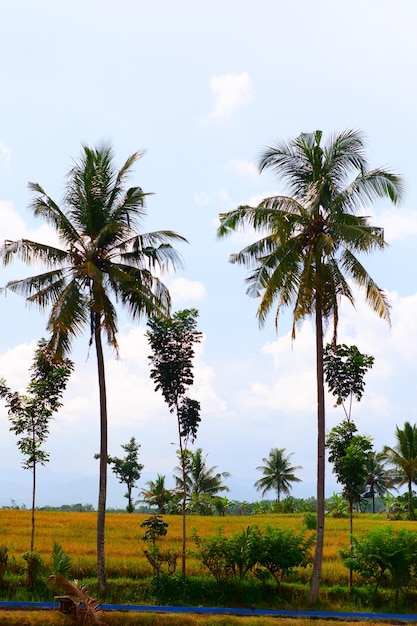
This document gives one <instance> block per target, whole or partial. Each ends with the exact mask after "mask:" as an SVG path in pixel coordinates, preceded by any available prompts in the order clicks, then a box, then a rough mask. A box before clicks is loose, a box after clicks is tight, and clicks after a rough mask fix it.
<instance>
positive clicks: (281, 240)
mask: <svg viewBox="0 0 417 626" xmlns="http://www.w3.org/2000/svg"><path fill="white" fill-rule="evenodd" d="M321 140H322V132H321V131H316V132H314V133H302V134H301V135H299V136H298V137H296V138H295V139H293V140H291V141H290V142H288V143H282V144H277V145H274V146H272V147H269V148H267V149H266V150H265V151H264V152H263V154H262V155H261V159H260V164H259V166H260V170H261V171H263V170H264V169H267V168H270V169H272V170H273V171H274V172H276V173H277V175H278V176H279V177H280V178H283V179H284V180H285V182H287V184H288V187H289V192H290V194H291V195H289V196H287V195H280V196H275V197H270V198H266V199H265V200H263V201H262V202H261V203H260V204H259V205H258V206H257V207H255V208H254V207H250V206H240V207H238V208H237V209H235V210H233V211H230V212H228V213H223V214H221V215H220V227H219V229H218V236H219V237H224V236H227V235H229V234H230V233H232V232H234V231H237V230H239V229H241V228H245V227H251V228H253V229H254V230H255V232H259V233H260V235H261V237H260V239H258V240H257V241H255V242H254V243H252V244H250V245H249V246H247V247H245V248H244V249H243V250H241V251H240V252H238V253H236V254H232V255H231V256H230V259H229V260H230V262H231V263H238V264H242V265H245V266H246V267H248V268H249V269H250V272H249V275H248V277H247V278H246V284H247V285H248V288H247V293H248V295H250V296H252V297H260V303H259V306H258V311H257V317H258V319H259V322H260V324H263V323H264V322H265V320H266V317H267V315H268V313H269V312H270V311H271V309H273V308H274V307H275V310H276V317H275V321H276V323H277V321H278V315H279V313H280V311H281V309H282V308H283V307H286V306H292V307H293V311H292V314H293V332H292V335H293V338H295V334H296V328H297V325H298V324H299V323H300V322H301V321H302V320H304V319H305V318H306V317H308V316H312V317H313V318H314V320H315V331H316V371H317V426H318V429H317V430H318V437H317V540H316V549H315V556H314V565H313V574H312V579H311V586H310V602H311V603H312V604H313V603H315V602H316V601H317V598H318V592H319V586H320V578H321V563H322V554H323V540H324V510H325V493H324V474H325V405H324V380H323V325H324V323H325V322H326V321H327V320H329V319H331V318H332V319H333V335H334V336H333V340H334V343H336V331H337V323H338V319H339V301H340V298H341V296H345V297H346V298H347V299H348V300H349V301H350V302H351V303H353V302H354V297H353V293H352V289H351V286H350V285H349V282H348V280H349V279H350V280H351V281H352V282H353V283H355V284H356V285H357V286H359V287H360V288H362V289H363V291H364V293H365V298H366V300H367V302H368V303H369V304H370V305H371V307H372V308H373V309H374V310H375V311H376V312H377V313H378V315H379V316H380V317H382V318H385V319H387V320H389V305H388V302H387V299H386V297H385V295H384V293H383V291H382V290H381V289H380V288H379V287H378V286H377V285H376V283H375V282H374V281H373V280H372V278H371V276H370V275H369V274H368V272H367V271H366V270H365V268H364V266H363V265H362V263H361V262H360V260H359V257H358V255H360V254H362V253H364V252H371V251H373V250H375V249H382V248H384V246H385V242H384V237H383V230H382V229H381V228H377V227H375V226H372V225H371V224H370V222H369V220H368V218H367V217H364V216H363V215H360V214H359V213H360V211H361V209H362V208H363V206H364V204H365V203H366V204H369V203H370V202H372V201H373V200H375V199H376V198H383V197H388V198H389V199H390V200H392V201H393V202H394V203H396V202H397V201H398V200H399V198H400V196H401V193H402V184H401V180H400V178H399V177H398V176H396V175H395V174H393V173H391V172H389V171H386V170H382V169H374V170H368V167H367V162H366V160H365V157H364V144H363V139H362V136H361V135H360V133H358V132H357V131H353V130H346V131H344V132H342V133H339V134H336V135H334V136H332V137H330V139H329V141H328V142H327V144H326V145H322V143H321ZM352 174H353V175H354V178H353V180H350V176H351V175H352Z"/></svg>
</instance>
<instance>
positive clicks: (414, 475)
mask: <svg viewBox="0 0 417 626" xmlns="http://www.w3.org/2000/svg"><path fill="white" fill-rule="evenodd" d="M395 437H396V439H397V444H396V445H395V446H394V447H393V448H391V447H390V446H384V449H383V451H382V458H383V459H384V460H385V461H387V462H388V463H390V464H391V465H393V466H394V470H393V471H392V472H391V473H390V475H391V480H390V485H394V484H395V485H399V486H401V485H407V492H408V518H409V519H410V520H414V519H415V512H414V506H413V487H412V485H413V483H416V482H417V425H416V424H413V426H412V425H411V424H410V422H405V424H404V428H402V429H401V428H398V426H397V427H396V431H395Z"/></svg>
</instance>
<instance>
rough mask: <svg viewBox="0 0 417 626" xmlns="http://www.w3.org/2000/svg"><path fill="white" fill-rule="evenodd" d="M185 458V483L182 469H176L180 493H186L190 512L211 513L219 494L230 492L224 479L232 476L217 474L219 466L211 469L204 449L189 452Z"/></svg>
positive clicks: (226, 473) (177, 485)
mask: <svg viewBox="0 0 417 626" xmlns="http://www.w3.org/2000/svg"><path fill="white" fill-rule="evenodd" d="M184 457H185V463H184V466H185V482H184V478H183V474H182V467H177V468H176V474H175V482H176V487H177V490H178V491H179V492H180V493H183V492H184V491H185V493H186V498H187V502H188V508H189V510H190V512H193V513H197V514H205V513H211V510H212V506H215V504H216V501H217V499H214V496H217V495H218V494H219V493H222V492H225V491H229V487H228V486H227V485H225V484H224V482H223V481H224V479H225V478H228V477H229V476H230V474H229V472H217V471H216V470H217V466H216V465H213V466H212V467H209V466H208V465H207V462H206V459H207V455H205V456H204V454H203V450H202V448H197V449H196V450H195V451H193V450H187V451H186V452H185V454H184Z"/></svg>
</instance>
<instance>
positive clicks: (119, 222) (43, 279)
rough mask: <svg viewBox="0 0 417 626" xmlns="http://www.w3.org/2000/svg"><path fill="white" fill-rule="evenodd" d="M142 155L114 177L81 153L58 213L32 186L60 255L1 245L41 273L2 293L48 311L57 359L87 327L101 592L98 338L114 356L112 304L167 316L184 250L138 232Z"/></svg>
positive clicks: (103, 435)
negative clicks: (133, 176)
mask: <svg viewBox="0 0 417 626" xmlns="http://www.w3.org/2000/svg"><path fill="white" fill-rule="evenodd" d="M141 156H142V155H141V153H140V152H136V153H135V154H132V155H131V156H130V157H129V158H128V159H127V161H126V162H125V163H124V165H123V166H122V167H121V169H120V170H119V171H117V169H116V167H115V163H114V155H113V150H112V149H111V147H110V146H108V145H102V146H99V147H98V148H89V147H88V146H83V149H82V152H81V157H80V158H79V160H77V161H76V162H75V164H74V166H73V167H72V168H71V170H70V171H69V173H68V177H67V187H66V193H65V195H64V200H63V207H62V208H61V207H60V206H58V205H57V203H56V202H54V200H52V198H50V197H49V196H48V195H47V194H46V193H45V191H44V190H43V189H42V187H41V186H40V185H39V184H37V183H30V184H29V188H30V190H31V191H32V192H33V194H34V200H33V202H32V208H33V210H34V214H35V216H38V217H42V218H43V219H44V220H45V221H46V222H48V223H49V224H51V225H52V226H53V227H54V228H55V230H56V232H57V235H58V237H59V240H60V241H61V242H62V246H63V247H59V248H58V247H55V246H51V245H47V244H42V243H37V242H34V241H30V240H28V239H21V240H19V241H6V242H5V244H4V245H3V246H2V247H1V248H0V259H2V260H3V264H4V265H8V264H9V263H11V262H12V261H13V260H16V259H18V260H21V261H23V262H24V263H28V264H33V265H37V264H39V263H42V264H44V265H45V266H46V268H47V269H46V271H45V272H43V273H41V274H37V275H35V276H29V277H27V278H23V279H18V280H12V281H10V282H9V283H7V285H6V289H10V290H11V291H13V292H16V293H19V294H22V295H24V296H26V299H27V301H28V302H29V303H33V304H35V305H37V306H38V307H39V308H40V309H42V310H44V309H46V308H47V307H48V306H50V307H51V308H50V314H49V319H48V323H47V330H48V332H50V339H49V342H48V347H49V348H50V349H51V351H52V352H53V353H54V354H56V355H57V356H58V358H60V357H61V356H62V355H64V354H66V353H68V352H69V351H70V349H71V345H72V342H73V340H74V339H75V338H76V337H77V336H78V335H79V334H80V333H81V331H82V330H83V329H84V328H85V327H87V328H88V330H89V333H90V343H91V344H94V346H95V349H96V359H97V373H98V387H99V402H100V469H99V495H98V507H97V577H98V584H99V588H100V591H105V587H106V568H105V517H106V497H107V439H108V436H107V430H108V428H107V426H108V420H107V391H106V376H105V367H104V353H103V333H104V336H105V337H106V339H107V343H108V344H109V345H110V346H111V347H112V348H113V349H114V351H115V353H116V355H117V354H118V343H117V312H116V306H115V303H116V302H117V303H119V304H121V305H122V306H124V307H125V308H126V310H127V311H128V313H129V314H130V315H131V317H132V318H133V319H135V320H138V319H139V318H141V317H142V316H144V317H148V316H149V315H151V314H152V313H157V314H158V315H166V314H169V311H170V304H171V299H170V295H169V291H168V289H167V288H166V286H165V285H164V283H163V282H162V281H161V278H160V276H161V274H163V273H165V272H166V271H167V270H168V269H170V268H173V269H176V268H177V267H179V266H181V258H180V256H179V254H178V253H177V252H176V250H175V249H174V248H173V246H172V244H171V242H173V241H174V242H178V241H179V242H186V239H185V238H184V237H181V236H180V235H177V234H176V233H174V232H173V231H170V230H162V231H154V232H149V233H142V232H137V231H136V228H139V226H140V225H141V224H142V222H143V219H144V217H145V216H146V209H145V198H146V196H147V195H148V194H146V193H144V192H143V190H142V188H141V187H129V188H126V183H127V181H128V178H129V175H130V173H131V170H132V167H133V166H134V164H135V163H136V161H137V160H138V159H139V158H140V157H141Z"/></svg>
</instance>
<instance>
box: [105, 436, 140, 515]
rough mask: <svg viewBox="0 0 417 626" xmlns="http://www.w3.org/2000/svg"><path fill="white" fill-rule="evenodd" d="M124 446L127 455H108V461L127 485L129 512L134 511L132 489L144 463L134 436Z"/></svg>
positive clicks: (120, 481)
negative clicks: (140, 459) (141, 461)
mask: <svg viewBox="0 0 417 626" xmlns="http://www.w3.org/2000/svg"><path fill="white" fill-rule="evenodd" d="M122 448H123V450H124V451H125V452H127V454H126V456H125V457H123V458H122V459H121V458H119V457H117V456H108V457H107V463H108V464H109V465H112V466H113V467H112V470H113V472H114V473H115V474H116V476H117V478H118V479H119V483H121V484H122V485H126V487H127V492H126V493H125V498H127V502H128V504H127V507H126V510H127V512H128V513H133V511H134V510H135V507H134V504H133V501H132V490H133V489H134V487H135V485H136V483H137V481H138V480H139V478H140V475H141V472H142V470H143V465H142V464H141V463H139V462H138V454H139V448H140V444H139V443H137V442H136V439H135V438H134V437H131V439H130V441H129V443H125V444H122ZM95 458H96V459H99V458H100V455H99V454H96V455H95Z"/></svg>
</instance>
